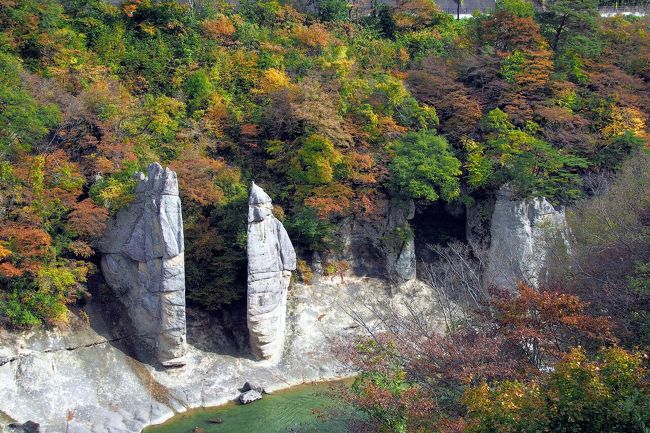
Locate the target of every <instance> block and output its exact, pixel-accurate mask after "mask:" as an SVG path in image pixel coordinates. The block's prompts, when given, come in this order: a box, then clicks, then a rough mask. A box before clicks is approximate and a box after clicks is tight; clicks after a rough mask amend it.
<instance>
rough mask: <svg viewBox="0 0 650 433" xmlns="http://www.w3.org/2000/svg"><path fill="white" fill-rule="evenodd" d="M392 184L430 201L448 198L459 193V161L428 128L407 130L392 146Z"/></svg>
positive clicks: (444, 143) (446, 143) (402, 191)
mask: <svg viewBox="0 0 650 433" xmlns="http://www.w3.org/2000/svg"><path fill="white" fill-rule="evenodd" d="M391 148H392V150H393V151H394V152H395V158H394V159H393V160H392V162H391V163H390V169H391V173H392V179H393V183H394V185H395V187H396V188H397V190H398V191H399V192H401V193H402V194H405V195H408V196H410V197H413V198H422V199H426V200H430V201H435V200H438V199H439V198H441V199H443V200H445V201H451V200H453V199H455V198H457V197H458V196H459V195H460V183H459V176H460V174H461V170H460V165H461V164H460V161H459V160H458V159H456V157H455V156H454V155H453V153H452V152H451V149H450V147H449V143H448V142H447V140H446V139H445V138H444V137H441V136H439V135H435V134H434V133H433V132H431V131H426V130H422V131H419V132H410V133H408V134H406V135H405V136H404V137H402V138H401V139H400V140H398V141H396V142H395V143H393V144H392V146H391Z"/></svg>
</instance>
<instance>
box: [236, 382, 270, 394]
mask: <svg viewBox="0 0 650 433" xmlns="http://www.w3.org/2000/svg"><path fill="white" fill-rule="evenodd" d="M250 390H253V391H257V392H259V393H263V392H264V387H263V386H262V385H260V384H258V383H256V382H246V383H245V384H244V386H242V388H241V391H242V392H246V391H250Z"/></svg>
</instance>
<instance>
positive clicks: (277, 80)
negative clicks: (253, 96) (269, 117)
mask: <svg viewBox="0 0 650 433" xmlns="http://www.w3.org/2000/svg"><path fill="white" fill-rule="evenodd" d="M290 83H291V80H290V79H289V77H288V76H287V74H286V73H285V72H284V71H281V70H279V69H275V68H270V69H267V70H266V71H264V73H263V74H262V78H261V79H260V81H259V84H258V85H257V88H256V89H254V92H255V93H260V94H263V95H266V94H269V93H272V92H275V91H276V90H280V89H283V88H285V87H288V86H289V84H290Z"/></svg>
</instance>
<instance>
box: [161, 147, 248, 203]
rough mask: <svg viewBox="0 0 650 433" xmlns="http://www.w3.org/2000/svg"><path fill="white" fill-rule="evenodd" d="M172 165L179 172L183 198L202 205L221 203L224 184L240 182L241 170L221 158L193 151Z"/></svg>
mask: <svg viewBox="0 0 650 433" xmlns="http://www.w3.org/2000/svg"><path fill="white" fill-rule="evenodd" d="M170 167H171V168H172V169H173V170H174V171H176V173H178V180H179V182H180V192H181V195H182V197H183V200H189V201H193V202H195V203H197V204H199V205H200V206H209V205H217V204H221V203H222V201H223V200H224V198H225V194H224V191H223V189H222V186H223V185H228V186H233V185H236V184H238V183H239V181H240V173H239V170H238V169H236V168H233V167H230V166H229V165H227V164H226V163H225V162H224V161H223V160H221V159H212V158H209V157H205V156H201V155H197V154H196V153H192V152H191V151H187V152H186V153H184V156H183V157H182V158H181V159H179V160H176V161H174V162H173V163H172V164H171V165H170Z"/></svg>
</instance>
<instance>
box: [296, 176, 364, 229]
mask: <svg viewBox="0 0 650 433" xmlns="http://www.w3.org/2000/svg"><path fill="white" fill-rule="evenodd" d="M353 197H354V191H353V190H352V188H350V187H349V186H347V185H343V184H340V183H334V184H331V185H326V186H321V187H317V188H314V189H313V193H312V196H310V197H308V198H306V199H305V204H306V205H307V206H309V207H312V208H314V209H315V210H316V214H317V215H318V218H320V219H322V220H326V219H328V218H330V217H332V216H339V215H343V214H345V213H347V212H348V211H349V209H350V206H351V200H352V198H353Z"/></svg>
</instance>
